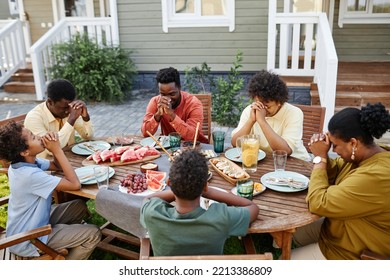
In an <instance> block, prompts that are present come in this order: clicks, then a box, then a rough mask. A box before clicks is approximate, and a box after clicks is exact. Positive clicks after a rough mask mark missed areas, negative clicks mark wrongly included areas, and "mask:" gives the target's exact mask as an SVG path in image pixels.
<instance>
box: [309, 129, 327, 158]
mask: <svg viewBox="0 0 390 280" xmlns="http://www.w3.org/2000/svg"><path fill="white" fill-rule="evenodd" d="M308 145H309V148H310V151H311V152H312V153H313V155H315V156H321V157H326V156H327V154H328V151H329V149H330V145H331V143H330V140H329V135H328V133H315V134H313V136H312V137H311V138H310V141H309V143H308Z"/></svg>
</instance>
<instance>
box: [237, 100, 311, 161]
mask: <svg viewBox="0 0 390 280" xmlns="http://www.w3.org/2000/svg"><path fill="white" fill-rule="evenodd" d="M250 112H251V105H248V106H247V107H246V108H245V109H244V111H242V114H241V117H240V122H239V123H238V126H237V127H236V128H235V129H234V130H233V131H232V136H233V135H234V134H235V133H237V131H239V130H240V129H241V128H242V127H243V126H244V124H245V123H246V122H247V121H248V120H249V118H250ZM265 120H266V121H267V123H268V124H269V126H270V127H271V128H272V129H273V130H274V131H275V132H276V133H277V134H278V135H280V136H281V137H282V138H283V139H284V140H285V141H286V142H287V144H288V145H289V147H290V148H291V150H292V154H291V156H292V157H296V158H299V159H302V160H306V161H309V160H310V156H309V153H308V152H307V150H306V148H305V146H304V145H303V141H302V132H303V113H302V110H301V109H299V108H298V107H295V106H293V105H291V104H289V103H284V104H283V106H282V107H281V108H280V110H279V111H278V112H277V113H276V114H275V115H274V116H272V117H265ZM251 134H258V135H260V149H261V150H263V151H265V152H268V153H269V152H272V148H271V146H270V145H269V143H268V141H267V138H266V137H265V135H264V133H263V131H262V129H261V128H260V125H259V124H258V123H257V122H256V123H255V124H254V125H253V127H252V129H251Z"/></svg>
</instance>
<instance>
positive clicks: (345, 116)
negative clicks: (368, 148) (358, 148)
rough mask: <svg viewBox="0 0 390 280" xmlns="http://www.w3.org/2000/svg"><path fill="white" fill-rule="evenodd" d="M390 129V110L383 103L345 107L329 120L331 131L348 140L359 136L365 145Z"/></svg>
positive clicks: (371, 142)
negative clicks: (359, 107) (358, 107)
mask: <svg viewBox="0 0 390 280" xmlns="http://www.w3.org/2000/svg"><path fill="white" fill-rule="evenodd" d="M389 129H390V115H389V111H388V110H386V107H385V106H383V104H382V103H375V104H370V103H368V104H367V106H363V107H362V108H361V110H359V109H357V108H345V109H343V110H341V111H340V112H338V113H336V114H335V115H334V116H333V117H332V118H331V119H330V121H329V124H328V130H329V132H330V133H331V134H332V135H334V136H336V137H337V138H340V139H341V140H343V141H345V142H347V141H349V140H350V139H351V138H357V139H359V140H360V141H362V142H363V143H364V144H365V145H371V144H373V142H374V137H375V138H376V139H379V138H381V137H382V135H383V134H384V133H385V132H386V131H388V130H389Z"/></svg>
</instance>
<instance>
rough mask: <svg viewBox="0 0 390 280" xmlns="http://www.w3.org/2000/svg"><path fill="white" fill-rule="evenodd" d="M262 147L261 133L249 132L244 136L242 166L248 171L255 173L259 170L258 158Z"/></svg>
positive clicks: (242, 140) (242, 141)
mask: <svg viewBox="0 0 390 280" xmlns="http://www.w3.org/2000/svg"><path fill="white" fill-rule="evenodd" d="M259 148H260V135H257V134H249V135H244V136H242V139H241V150H242V155H241V158H242V168H243V169H244V171H246V172H250V173H254V172H256V171H257V159H258V154H259Z"/></svg>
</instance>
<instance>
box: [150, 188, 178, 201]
mask: <svg viewBox="0 0 390 280" xmlns="http://www.w3.org/2000/svg"><path fill="white" fill-rule="evenodd" d="M152 197H158V198H161V199H162V200H165V201H166V202H168V203H171V202H172V201H174V200H175V196H174V194H173V192H172V191H171V190H165V191H162V192H155V193H152V194H150V195H148V196H147V197H145V199H151V198H152Z"/></svg>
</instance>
